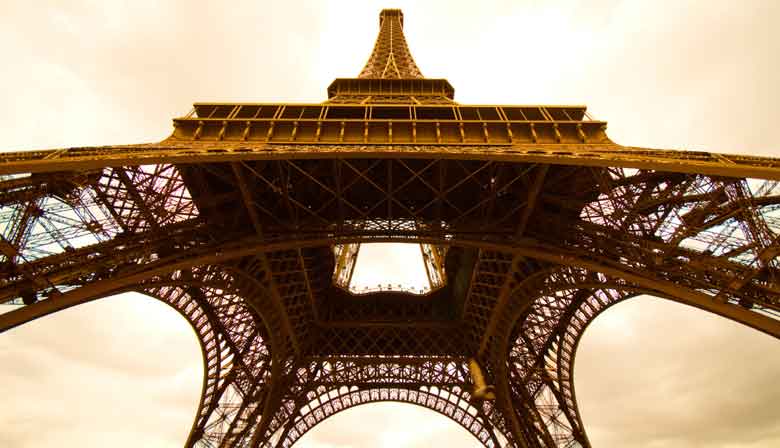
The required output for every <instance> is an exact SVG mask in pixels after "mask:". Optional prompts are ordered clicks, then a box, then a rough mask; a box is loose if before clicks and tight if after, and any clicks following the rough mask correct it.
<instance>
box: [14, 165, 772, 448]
mask: <svg viewBox="0 0 780 448" xmlns="http://www.w3.org/2000/svg"><path fill="white" fill-rule="evenodd" d="M322 165H327V166H328V167H329V171H332V170H333V166H334V165H335V166H339V165H340V166H341V168H340V169H341V172H342V173H344V172H349V173H352V174H351V175H347V176H342V177H340V178H339V177H331V178H330V179H328V180H325V178H324V177H321V176H320V177H315V176H316V171H318V170H320V169H321V166H322ZM236 169H239V170H243V171H239V172H243V175H245V176H254V177H252V180H253V183H254V184H255V185H259V187H254V190H253V191H252V192H251V193H252V194H251V197H250V198H249V200H248V201H247V202H245V201H244V199H245V198H242V193H241V191H242V187H241V185H240V183H241V182H242V180H241V179H242V178H243V182H246V181H247V180H246V178H245V177H243V176H242V175H236V171H234V170H236ZM263 170H264V171H260V168H259V166H255V165H252V164H249V163H246V164H240V165H239V166H238V167H236V165H230V164H210V165H209V166H205V167H204V171H205V172H210V173H217V174H218V175H219V176H221V178H222V179H223V181H227V179H230V182H232V184H233V189H232V193H231V195H232V200H235V201H236V202H237V203H240V204H243V205H242V206H246V204H249V206H250V207H251V206H252V205H254V208H253V209H252V210H254V211H253V212H251V213H250V212H247V215H252V216H254V218H253V219H254V220H255V221H256V222H258V223H259V224H262V226H261V227H262V228H263V233H261V234H258V233H256V232H255V231H249V232H247V231H246V229H244V231H240V229H241V227H236V226H235V225H233V224H232V221H231V219H238V218H231V219H228V220H227V221H217V222H209V220H211V219H212V218H213V217H214V214H213V213H212V211H211V209H210V207H214V205H213V204H219V203H220V201H222V203H223V205H224V204H227V205H230V204H231V202H230V201H231V199H229V198H228V196H230V195H227V194H223V193H220V194H221V195H222V196H219V197H209V198H207V199H206V200H201V198H200V196H202V195H201V194H200V193H193V192H192V191H197V187H193V188H194V189H193V190H192V191H190V190H191V189H190V188H188V187H187V185H186V183H185V181H184V180H183V175H182V173H188V174H186V176H190V175H193V172H197V170H193V167H192V166H187V167H186V169H185V170H184V171H182V167H179V166H172V165H160V166H137V167H110V168H106V169H104V170H101V171H97V172H94V173H86V174H76V173H62V172H60V173H55V174H43V173H34V174H31V175H16V176H8V177H6V178H4V179H3V181H2V182H3V183H2V193H0V198H2V209H0V216H2V219H3V221H2V227H0V228H1V229H2V235H3V242H2V244H3V264H2V269H3V278H2V280H0V291H1V292H2V299H3V300H4V301H6V302H9V303H15V304H20V305H26V306H24V307H22V308H20V309H18V310H15V311H11V312H9V313H6V314H4V315H2V316H0V321H1V322H2V324H3V328H4V329H7V328H10V327H12V326H14V325H18V324H20V323H23V322H25V321H28V320H30V319H32V318H35V317H38V316H40V315H44V314H47V313H50V312H53V311H56V310H58V309H62V308H65V307H68V306H71V305H74V304H77V303H81V302H83V301H85V300H91V299H94V298H98V297H102V296H105V295H108V294H113V293H116V292H121V291H126V290H137V291H141V292H144V293H146V294H149V295H151V296H154V297H157V298H159V299H161V300H163V301H164V302H166V303H168V304H170V305H171V306H173V307H174V308H176V309H177V310H178V311H179V312H180V313H182V315H183V316H185V317H186V318H187V319H188V320H189V321H190V322H191V323H192V325H193V328H195V330H196V332H197V334H198V336H199V339H200V341H201V344H202V348H203V356H204V362H205V374H204V391H203V396H202V399H201V403H200V407H199V410H198V414H197V418H196V421H195V424H194V427H193V431H192V434H191V436H190V441H189V442H188V443H189V444H190V445H203V446H244V445H247V446H251V445H253V444H254V445H258V444H268V445H269V446H289V445H291V444H292V443H293V442H294V441H295V440H297V438H299V437H300V436H301V435H302V434H303V433H305V432H306V431H308V430H309V429H310V428H311V427H313V426H314V425H316V424H317V423H318V422H320V421H322V420H323V419H324V418H326V417H327V416H329V415H332V414H335V413H336V412H339V411H340V410H343V409H346V408H348V407H351V406H356V405H358V404H362V403H367V402H374V401H382V400H396V401H402V402H409V403H415V404H420V405H423V406H426V407H429V408H432V409H434V410H436V411H437V412H440V413H442V414H444V415H447V416H449V417H451V418H453V419H454V420H455V421H457V422H458V423H460V424H461V425H463V426H464V427H465V428H466V429H468V430H469V431H470V432H472V434H474V435H475V436H476V437H478V438H479V440H481V441H482V442H483V443H484V444H485V445H486V446H504V445H507V444H516V445H519V446H588V442H587V438H586V435H585V431H584V428H583V426H582V422H581V420H580V417H579V414H578V411H577V407H576V399H575V395H574V390H573V370H572V369H573V358H574V353H575V351H576V346H577V343H578V341H579V338H580V337H581V335H582V332H583V331H584V329H585V328H586V327H587V325H588V324H589V322H591V321H592V320H593V318H594V317H595V316H596V315H598V314H599V313H600V312H601V311H603V310H604V309H605V308H607V307H608V306H610V305H612V304H614V303H616V302H618V301H620V300H623V299H624V298H626V297H631V296H634V295H637V294H640V293H650V294H654V295H658V296H662V297H668V298H671V299H674V300H678V301H681V302H683V303H688V304H693V305H696V306H700V307H704V308H705V309H709V310H710V311H713V312H716V313H719V314H721V315H724V316H726V317H729V318H732V319H735V320H737V321H740V322H743V323H745V324H747V325H750V326H753V327H755V328H757V329H759V330H761V331H765V332H768V333H770V334H773V335H776V336H777V335H778V334H780V332H779V331H778V330H777V328H778V323H777V319H778V314H777V313H778V311H779V309H778V308H780V297H779V296H780V289H779V288H778V265H777V263H778V259H777V255H778V251H779V250H780V244H778V233H779V232H780V186H778V183H777V182H776V181H761V180H756V179H738V178H722V177H713V176H706V175H692V174H679V173H669V172H659V171H651V170H633V169H623V168H609V169H601V168H581V167H569V168H566V167H554V166H553V167H549V166H546V165H529V164H512V163H507V162H492V161H481V162H480V161H474V162H464V161H447V160H443V159H430V160H404V159H398V160H381V159H377V160H373V161H372V160H362V161H356V160H349V159H343V160H332V161H321V162H312V161H306V162H301V161H284V162H271V163H269V164H267V166H264V167H263ZM395 170H398V172H396V171H395ZM337 171H338V170H337ZM447 172H449V173H451V176H448V175H446V174H445V175H442V173H447ZM271 173H275V174H271ZM293 173H297V176H300V177H295V176H294V175H293ZM388 173H390V174H388ZM401 173H403V174H401ZM231 176H232V177H231ZM401 179H403V180H401ZM573 179H579V181H578V182H577V184H576V188H574V187H573V185H572V183H573ZM307 182H308V184H307ZM415 182H416V183H418V184H419V185H418V187H419V188H420V189H419V190H415V192H416V194H414V195H411V194H410V193H409V192H406V191H404V189H405V188H407V187H408V185H409V184H410V183H415ZM285 184H286V185H288V186H291V185H294V186H295V187H291V188H290V189H289V190H288V191H287V192H286V193H285V192H283V191H281V190H282V189H280V188H279V185H285ZM320 184H321V185H320ZM335 184H340V185H335ZM193 185H195V184H193ZM315 185H316V187H315ZM587 185H589V186H590V187H589V188H587V189H586V188H583V186H587ZM369 186H371V188H369ZM353 188H354V189H355V192H358V191H359V192H360V195H357V193H356V194H355V195H354V196H351V195H350V191H351V189H353ZM339 190H340V193H339ZM421 191H427V192H428V193H427V194H428V196H427V197H426V196H425V195H424V194H421V193H420V192H421ZM199 195H200V196H199ZM273 195H276V196H275V197H273ZM285 196H286V197H285ZM410 197H411V198H413V199H405V198H410ZM194 198H195V199H194ZM328 198H329V199H328ZM315 199H316V201H315ZM464 200H465V201H466V202H463V201H464ZM196 202H197V203H196ZM198 203H199V204H200V205H198ZM311 204H318V205H319V207H317V208H314V207H312V206H311ZM368 204H370V207H369V206H368ZM337 209H341V211H340V212H338V211H336V212H334V210H337ZM210 213H211V214H210ZM339 215H341V216H339ZM562 216H565V217H566V219H561V217H562ZM239 218H240V217H239ZM215 229H216V230H215ZM219 229H223V230H224V232H220V231H218V230H219ZM293 229H294V230H296V231H297V232H298V233H297V234H290V233H291V232H292V230H293ZM266 232H267V233H266ZM477 232H478V233H477ZM366 241H404V242H423V241H425V242H427V243H429V244H431V246H432V247H444V246H446V247H449V248H450V249H449V251H447V253H448V254H449V253H454V254H458V253H461V254H462V253H466V252H469V251H470V253H472V254H473V255H472V256H473V258H474V260H473V262H472V264H465V265H466V266H467V267H468V268H467V270H468V275H467V276H466V277H467V278H468V290H467V291H466V292H465V293H464V297H463V303H462V304H461V308H459V309H460V310H461V311H460V314H458V315H456V316H452V317H451V319H450V320H449V321H447V322H440V321H437V322H432V323H431V324H427V325H426V324H425V322H416V323H408V322H407V323H406V324H405V325H401V324H398V323H396V324H392V325H387V326H382V325H376V324H373V325H371V326H369V327H363V326H361V322H369V323H370V322H371V321H372V319H377V318H381V317H382V316H381V314H382V313H384V312H388V311H387V310H385V309H384V308H382V307H381V306H379V307H373V308H372V307H371V306H369V305H363V306H362V307H358V308H354V309H353V308H344V309H341V311H340V313H341V314H327V313H333V312H332V311H328V310H327V309H325V308H321V307H317V306H315V305H314V304H315V303H317V302H318V301H319V300H321V299H318V296H319V295H321V294H324V291H327V290H328V288H329V287H330V286H331V285H332V283H333V276H334V274H335V273H336V263H337V257H336V256H335V255H334V250H333V247H336V246H337V245H338V244H339V243H353V244H354V243H359V242H366ZM348 245H349V244H346V246H348ZM346 246H345V245H342V247H346ZM317 247H321V249H317ZM264 248H265V249H264ZM328 256H330V260H331V261H330V262H328V263H325V264H324V265H323V263H322V259H323V258H326V259H327V258H328ZM204 261H206V262H204ZM323 266H324V267H323ZM461 270H463V268H461ZM447 272H448V274H447V275H449V276H450V277H449V278H448V280H449V281H450V282H452V281H453V280H454V276H455V275H456V273H457V272H458V269H457V268H453V269H452V272H450V271H447ZM92 290H94V291H92ZM453 304H455V305H457V303H456V302H453ZM702 305H704V306H702ZM456 308H457V306H456ZM348 310H352V311H348ZM345 313H346V314H345ZM406 313H407V314H406V315H404V316H405V317H404V319H409V317H410V316H411V317H414V316H418V317H420V316H422V317H424V318H425V319H427V318H429V317H430V316H435V311H434V310H432V309H430V307H429V308H425V307H418V308H415V309H414V310H413V311H409V310H407V311H406ZM409 313H411V314H409ZM426 313H428V314H426ZM432 313H433V314H432ZM318 314H327V316H318ZM331 315H332V316H338V319H340V320H339V322H348V324H346V325H345V324H341V325H335V324H329V320H328V319H329V317H328V316H331ZM349 322H351V323H349ZM334 325H335V326H334ZM272 354H273V356H272ZM380 355H383V356H391V358H389V359H385V358H383V357H382V356H380ZM377 356H379V357H377ZM471 356H476V357H478V358H479V359H480V360H482V362H483V365H484V366H485V368H486V372H487V374H488V376H489V377H490V378H491V380H492V381H494V382H495V384H496V387H497V392H498V394H497V400H496V402H495V405H494V403H493V402H490V401H486V402H482V403H478V402H475V401H474V400H473V399H471V397H470V394H469V391H470V387H471V386H470V381H471V380H470V378H469V376H468V373H467V369H466V368H465V361H466V360H467V359H468V358H469V357H471ZM273 403H275V404H273ZM530 404H532V405H530ZM264 416H267V418H264Z"/></svg>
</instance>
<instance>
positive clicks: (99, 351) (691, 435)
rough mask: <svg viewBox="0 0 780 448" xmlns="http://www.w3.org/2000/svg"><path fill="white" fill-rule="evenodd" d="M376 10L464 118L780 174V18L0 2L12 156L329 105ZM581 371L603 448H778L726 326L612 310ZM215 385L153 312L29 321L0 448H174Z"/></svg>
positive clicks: (765, 377) (418, 430)
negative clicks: (192, 117)
mask: <svg viewBox="0 0 780 448" xmlns="http://www.w3.org/2000/svg"><path fill="white" fill-rule="evenodd" d="M32 4H35V6H32ZM383 7H401V8H403V10H404V15H405V33H406V36H407V39H408V41H409V46H410V48H411V51H412V54H413V55H414V57H415V59H416V61H417V65H418V66H419V67H420V69H421V70H422V71H423V73H424V74H425V75H426V76H428V77H446V78H448V79H449V80H450V82H451V83H452V84H453V86H455V89H456V99H457V100H458V101H460V102H463V103H482V104H486V103H487V104H490V103H498V104H529V103H549V104H586V105H588V107H589V111H590V112H591V113H592V114H593V115H595V116H596V117H597V118H599V119H604V120H607V121H609V134H610V136H611V137H612V139H613V140H615V141H617V142H618V143H623V144H630V145H636V146H648V147H656V148H693V149H701V150H710V151H714V152H727V153H752V154H761V155H773V156H780V133H778V125H777V122H778V115H779V114H778V110H780V109H778V104H780V86H779V84H778V81H777V80H778V79H780V77H779V75H778V68H780V62H779V61H778V58H779V56H778V55H779V54H780V27H778V26H777V24H778V23H780V2H778V1H776V0H766V1H759V0H755V1H745V2H738V1H701V2H696V3H694V2H682V1H673V0H669V1H652V2H650V1H648V2H634V1H612V0H582V1H568V2H564V1H552V2H550V1H545V2H542V1H519V0H514V1H487V0H483V1H480V2H473V1H469V2H465V1H464V2H456V1H452V0H450V1H444V0H442V1H425V2H423V1H416V2H414V1H395V2H388V1H385V2H382V1H367V0H361V1H352V2H347V1H329V2H322V1H308V2H304V1H295V0H287V1H284V2H274V3H271V2H264V1H257V0H255V1H242V2H239V1H231V2H214V1H183V0H182V1H178V2H166V3H161V4H158V3H157V2H152V1H146V0H135V1H132V2H131V1H128V2H125V3H122V2H110V1H99V0H94V1H86V0H81V1H77V0H73V1H60V2H58V1H43V0H41V1H37V2H24V1H21V0H18V1H11V0H0V11H1V13H0V54H2V56H3V62H2V69H0V99H2V107H0V148H1V149H2V150H14V149H32V148H54V147H62V146H77V145H98V144H110V143H136V142H147V141H156V140H161V139H162V138H164V137H166V136H167V135H168V134H169V133H170V132H171V130H172V127H171V121H170V120H171V118H172V117H174V116H178V115H183V114H185V113H187V112H188V111H189V109H190V105H191V103H192V102H194V101H305V102H318V101H322V100H323V99H324V98H325V88H326V86H327V85H328V84H329V83H330V82H331V80H332V79H333V78H335V77H350V76H356V75H357V73H359V71H360V69H361V68H362V66H363V64H364V63H365V60H366V59H367V58H368V55H369V53H370V51H371V47H372V45H373V42H374V39H375V37H376V32H377V29H378V18H377V16H378V13H379V11H380V10H381V9H382V8H383ZM382 269H383V270H384V271H385V272H388V273H389V274H390V275H392V273H393V272H396V271H395V270H394V269H395V268H394V267H392V266H387V265H383V266H382ZM575 370H576V385H577V397H578V400H579V403H580V408H581V411H582V415H583V419H584V421H585V425H586V427H587V429H588V432H589V436H590V439H591V441H592V442H593V444H594V446H596V447H612V446H620V447H636V448H639V447H645V448H656V447H705V446H706V447H717V448H731V447H743V446H746V447H754V448H758V447H774V446H780V418H779V417H780V415H778V414H779V413H780V412H779V411H778V410H777V409H778V406H777V403H778V402H779V401H780V386H778V382H777V378H778V377H780V344H779V343H778V341H776V340H773V339H771V338H770V337H768V336H765V335H762V334H757V333H755V332H753V331H751V330H749V329H747V328H743V327H741V326H739V325H737V324H733V323H731V322H729V321H726V320H725V319H722V318H718V317H714V316H709V315H706V314H704V313H703V312H700V311H697V310H693V309H689V308H686V307H684V306H682V305H678V304H674V303H670V302H665V301H661V300H658V299H652V298H642V299H636V300H633V301H631V302H627V303H624V304H621V305H618V306H616V307H615V308H613V309H612V310H611V311H609V312H607V313H606V314H605V315H603V316H602V317H600V318H599V319H597V320H596V322H595V323H594V324H593V325H592V326H591V328H590V329H589V330H588V332H587V333H586V335H585V337H584V339H583V343H582V345H581V348H580V350H579V352H578V355H577V363H576V369H575ZM201 372H202V367H201V359H200V351H199V348H198V346H197V344H196V341H195V338H194V336H193V334H192V331H191V330H190V329H189V328H188V326H187V324H186V323H185V322H184V321H183V320H182V319H181V318H179V317H178V315H177V314H176V313H175V312H173V311H171V310H170V309H168V308H166V306H165V305H162V304H161V303H158V302H155V301H152V300H150V299H145V298H142V297H139V296H124V297H117V298H110V299H104V300H102V301H98V302H94V303H90V304H87V305H83V306H81V307H79V308H76V309H70V310H66V311H63V312H61V313H58V314H57V315H55V316H51V317H47V318H44V319H41V320H39V321H36V322H33V323H30V324H27V325H25V326H23V327H20V328H17V329H14V330H12V331H10V332H8V333H6V334H3V335H0V407H1V408H2V409H3V412H2V415H0V446H9V447H46V446H55V445H56V446H80V447H102V446H114V447H124V446H126V447H131V446H132V447H137V446H145V447H146V446H149V447H176V446H181V445H182V443H183V442H184V440H185V438H186V435H187V432H188V430H189V427H190V424H191V422H192V419H193V416H194V413H195V410H196V406H197V403H198V398H199V397H198V394H199V392H200V385H201V375H202V373H201ZM445 444H446V445H447V446H449V447H450V448H459V447H470V446H476V443H475V440H474V439H472V438H471V436H470V435H468V434H467V433H465V432H464V431H463V430H462V429H460V428H459V427H458V426H457V425H455V424H454V423H450V422H449V421H448V420H446V419H444V418H443V417H440V416H438V415H437V414H434V413H433V412H430V411H426V410H424V409H421V408H417V407H413V406H411V405H393V404H380V405H368V406H362V407H359V408H355V409H353V410H350V411H347V412H345V413H343V414H340V415H339V416H336V417H334V418H332V419H330V420H328V421H327V422H326V423H323V424H322V425H321V426H319V427H317V428H316V429H315V430H313V431H312V432H311V433H309V434H308V435H307V436H306V437H304V438H303V439H302V441H301V442H300V444H299V446H304V447H309V448H325V447H359V446H381V447H395V446H406V447H424V446H433V445H439V446H441V445H445Z"/></svg>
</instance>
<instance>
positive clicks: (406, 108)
mask: <svg viewBox="0 0 780 448" xmlns="http://www.w3.org/2000/svg"><path fill="white" fill-rule="evenodd" d="M342 93H344V92H342ZM585 110H586V107H585V106H576V105H571V106H566V105H564V106H548V105H529V106H497V105H484V106H483V105H468V106H464V105H458V104H440V105H434V104H426V105H419V104H338V105H333V104H323V103H314V104H306V103H301V104H280V103H195V105H194V107H193V110H192V111H191V112H190V113H189V114H188V115H187V116H185V117H182V118H186V119H206V118H211V119H223V120H251V119H290V120H430V121H447V120H458V121H480V122H481V121H485V122H492V121H499V122H503V121H594V120H591V119H590V117H589V116H588V115H587V114H586V113H585Z"/></svg>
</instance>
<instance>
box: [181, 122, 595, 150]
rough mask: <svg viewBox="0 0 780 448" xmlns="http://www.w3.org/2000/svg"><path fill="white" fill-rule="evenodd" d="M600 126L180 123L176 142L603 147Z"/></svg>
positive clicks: (479, 123) (426, 123)
mask: <svg viewBox="0 0 780 448" xmlns="http://www.w3.org/2000/svg"><path fill="white" fill-rule="evenodd" d="M605 129H606V123H604V122H598V121H584V122H578V121H561V122H558V121H522V122H520V121H499V120H496V121H462V120H441V121H439V120H423V121H413V120H392V119H343V120H341V119H334V120H315V119H289V118H273V119H247V120H229V119H226V120H222V119H213V118H208V119H176V120H174V133H173V137H175V138H178V139H185V140H207V141H220V140H229V141H230V140H232V141H261V142H269V143H294V144H295V143H297V144H301V143H303V144H306V143H309V144H311V143H324V144H328V143H331V144H335V143H362V144H380V145H381V144H439V145H462V144H471V145H510V144H513V143H588V142H590V143H605V142H609V139H608V138H607V136H606V133H605Z"/></svg>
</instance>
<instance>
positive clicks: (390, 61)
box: [328, 9, 455, 104]
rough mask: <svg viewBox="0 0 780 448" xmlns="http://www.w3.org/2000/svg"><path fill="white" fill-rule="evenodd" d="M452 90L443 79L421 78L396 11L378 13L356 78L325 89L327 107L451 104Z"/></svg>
mask: <svg viewBox="0 0 780 448" xmlns="http://www.w3.org/2000/svg"><path fill="white" fill-rule="evenodd" d="M454 95H455V90H454V89H453V88H452V86H451V85H450V83H449V82H447V80H446V79H430V78H425V77H423V75H422V73H420V69H419V68H417V64H415V63H414V58H412V53H411V52H410V51H409V47H408V46H407V45H406V38H405V37H404V14H403V13H402V12H401V10H400V9H384V10H382V12H381V13H379V36H377V38H376V43H375V44H374V50H373V51H372V52H371V56H370V57H369V58H368V62H366V66H365V67H363V70H362V71H361V72H360V75H358V77H357V78H338V79H336V80H335V81H333V83H332V84H331V85H330V86H329V87H328V103H341V104H350V103H357V104H366V103H393V104H452V103H454V101H453V98H454Z"/></svg>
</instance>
